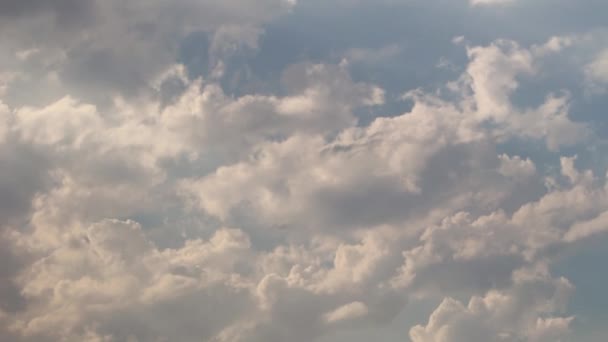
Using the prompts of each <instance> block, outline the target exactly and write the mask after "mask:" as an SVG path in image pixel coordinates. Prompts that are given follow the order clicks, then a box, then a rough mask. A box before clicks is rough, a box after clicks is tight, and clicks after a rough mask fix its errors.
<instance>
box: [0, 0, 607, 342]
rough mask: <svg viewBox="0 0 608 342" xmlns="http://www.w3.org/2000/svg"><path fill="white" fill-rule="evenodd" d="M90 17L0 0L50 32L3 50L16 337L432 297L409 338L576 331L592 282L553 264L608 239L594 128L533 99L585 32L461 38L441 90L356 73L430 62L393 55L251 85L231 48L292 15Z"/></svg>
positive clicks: (358, 53) (322, 325) (269, 337)
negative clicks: (195, 58)
mask: <svg viewBox="0 0 608 342" xmlns="http://www.w3.org/2000/svg"><path fill="white" fill-rule="evenodd" d="M87 4H88V5H86V6H85V5H82V6H84V7H72V6H71V5H72V3H71V2H70V1H56V2H48V3H44V4H43V3H42V2H37V1H28V2H23V3H21V4H9V3H0V9H2V6H4V8H5V9H6V10H7V11H10V14H5V15H6V16H7V17H10V20H9V21H10V22H11V23H10V24H7V23H3V24H2V25H7V26H6V27H9V28H10V30H9V32H17V31H19V30H20V29H22V28H24V27H26V26H28V25H30V24H31V25H32V27H28V28H27V30H25V31H24V32H21V33H19V34H18V35H15V36H13V37H10V39H9V38H6V39H7V40H5V41H3V42H2V43H1V45H2V46H5V47H7V50H10V49H8V48H11V49H12V48H15V49H12V50H11V51H13V52H11V53H7V52H3V53H0V54H2V58H1V61H0V63H2V66H3V68H5V69H7V70H10V72H9V71H7V72H5V73H2V74H0V99H2V102H1V103H0V165H2V167H0V217H1V218H2V220H0V266H1V267H0V284H1V285H0V339H5V340H11V341H17V342H22V341H23V342H28V341H32V342H33V341H36V342H38V341H43V342H44V341H104V342H106V341H173V340H177V341H185V342H189V341H200V340H205V341H213V342H220V341H225V342H239V341H240V342H257V341H259V342H275V341H276V342H279V341H285V340H289V341H294V342H298V341H301V342H308V341H316V340H322V339H323V338H331V337H332V336H337V335H336V334H337V333H339V332H341V331H367V332H369V331H376V330H382V329H388V328H387V327H388V326H389V325H390V324H391V322H397V323H400V321H399V320H400V319H401V317H402V316H401V315H400V313H401V312H402V313H404V314H405V315H409V314H412V313H415V314H417V315H420V314H424V313H423V311H424V310H421V309H420V308H419V307H417V306H416V305H417V304H416V303H420V302H421V301H428V302H431V303H438V305H437V306H436V307H435V309H434V310H433V312H429V313H430V315H429V317H428V319H425V322H418V323H416V324H415V325H414V326H413V327H411V326H402V325H400V329H401V332H402V335H403V333H404V332H405V331H409V337H410V339H411V340H412V341H413V342H424V341H445V342H457V341H470V342H474V341H492V340H497V341H500V340H504V341H522V340H526V341H539V342H540V341H555V340H560V339H566V338H568V337H569V336H572V335H571V334H572V333H573V331H572V330H573V328H575V327H574V326H575V325H574V324H572V322H573V320H574V319H575V316H574V314H573V313H572V312H570V311H569V309H568V306H567V304H568V301H569V299H570V298H571V296H572V293H573V291H574V290H575V286H576V282H575V281H574V280H572V281H571V280H567V279H565V278H562V277H560V275H559V274H557V273H556V272H554V270H553V268H552V266H553V265H554V263H555V262H556V261H557V260H559V259H560V258H561V257H564V255H565V252H564V251H565V250H570V249H576V248H577V246H579V245H580V243H581V242H584V241H586V240H589V239H593V238H595V237H598V236H600V235H603V234H605V233H606V229H605V228H604V226H605V222H606V218H607V217H608V216H607V215H608V214H607V213H608V192H607V191H608V187H607V185H606V184H607V183H606V175H605V166H603V165H602V163H601V162H598V161H597V160H593V158H590V157H589V154H588V151H587V150H586V148H585V146H593V147H595V148H599V147H601V145H598V141H599V140H600V139H599V137H598V136H596V135H595V131H594V129H593V127H592V125H590V124H589V123H588V122H586V121H585V120H580V119H579V118H578V117H577V118H575V117H574V115H573V112H574V111H573V109H572V108H573V107H574V106H576V105H577V104H578V102H579V101H581V98H580V97H578V96H579V95H580V94H578V93H577V92H576V91H565V90H562V89H561V88H560V87H559V86H561V85H557V86H556V88H555V89H554V88H550V89H544V88H543V89H539V90H538V91H537V92H536V93H535V94H534V97H535V99H538V101H528V102H526V101H520V99H521V97H525V96H526V95H527V91H528V89H529V87H530V86H531V84H532V85H535V83H534V82H535V81H536V80H537V79H538V78H542V77H543V72H545V71H546V70H547V69H544V67H545V66H546V64H547V63H550V62H551V58H553V57H555V56H561V54H567V53H569V52H568V51H567V50H568V47H570V46H576V44H579V38H576V37H574V36H572V37H574V38H572V37H570V36H568V37H565V36H561V37H556V38H552V39H550V40H549V41H547V42H545V43H542V42H541V43H538V44H534V45H526V44H525V43H518V42H515V41H513V40H508V39H499V40H495V39H494V38H492V40H491V41H489V42H487V43H484V44H478V43H475V42H474V41H473V40H469V39H467V40H464V39H462V40H461V43H463V44H465V45H466V46H465V47H464V51H460V53H461V54H462V56H461V57H462V58H466V62H465V64H464V65H462V67H458V68H455V69H454V70H451V71H450V72H451V73H453V72H457V71H458V70H461V71H462V72H461V74H460V75H456V76H455V77H454V79H453V80H451V81H449V82H447V83H443V82H442V83H441V84H439V85H435V86H433V87H432V89H428V88H427V87H422V86H421V87H420V88H417V89H400V90H399V91H395V89H385V88H383V87H380V86H379V85H377V84H376V82H371V81H365V80H362V79H361V78H362V77H360V76H357V75H355V73H351V72H352V70H349V68H348V63H346V62H344V63H340V60H339V58H341V57H342V56H344V55H346V56H347V59H348V60H349V61H351V62H353V63H361V64H365V63H372V64H374V63H382V62H383V61H386V60H389V59H395V58H396V57H397V56H401V55H405V54H408V53H415V51H413V50H411V49H408V48H406V47H402V46H401V45H400V44H394V45H390V44H389V45H383V46H387V47H386V48H383V49H382V48H381V49H370V48H367V47H362V48H351V49H349V50H347V51H348V52H347V53H345V54H343V53H337V55H338V56H339V58H338V59H337V60H333V61H332V60H323V61H320V62H319V61H317V62H312V61H304V62H301V63H297V64H293V65H290V66H288V67H287V68H286V69H285V70H274V72H276V73H277V74H280V75H281V77H280V81H277V82H278V83H280V84H279V85H278V86H277V87H278V88H277V89H270V90H269V89H268V88H255V87H254V89H253V90H251V91H248V92H243V93H238V92H236V93H234V94H233V93H231V92H230V91H229V90H227V89H226V87H225V86H224V82H225V81H226V79H225V75H226V73H225V71H226V70H227V69H224V68H225V67H226V68H229V66H226V64H224V63H228V59H229V58H228V59H226V58H225V56H235V55H238V53H239V51H241V49H251V50H255V49H260V48H261V45H259V44H258V43H259V42H258V39H259V37H260V35H263V32H264V24H265V23H268V22H269V21H270V20H272V18H275V17H276V16H279V15H281V14H283V13H285V12H286V11H289V10H290V9H294V8H295V9H297V7H294V6H295V3H294V2H284V1H278V0H277V1H275V0H269V1H264V2H262V3H260V2H251V1H243V0H240V1H227V2H222V3H216V2H209V1H186V0H184V1H178V2H174V3H171V4H169V3H166V2H164V1H153V2H150V3H146V4H144V3H143V2H139V1H134V2H128V3H124V4H123V3H117V2H114V1H111V2H103V3H102V2H99V1H91V2H89V3H87ZM349 5H352V6H358V4H355V3H353V4H349ZM461 5H462V6H464V7H466V6H467V5H466V3H465V2H463V3H462V4H461ZM6 13H8V12H6ZM159 14H162V16H160V17H159ZM62 16H67V17H69V18H72V17H75V16H78V17H81V18H80V19H78V18H73V19H74V21H72V22H59V19H58V18H61V17H62ZM82 18H87V20H82ZM39 29H45V30H43V31H42V32H45V34H35V35H32V34H31V33H32V32H33V30H39ZM201 31H202V32H203V34H205V35H209V37H210V38H209V42H210V43H209V47H208V48H209V52H208V53H209V54H210V56H209V57H210V58H209V59H210V60H211V61H212V62H211V64H212V65H211V66H212V68H211V69H212V72H210V73H208V74H204V75H202V76H200V77H192V76H193V75H190V74H189V70H188V66H186V65H182V64H179V63H178V62H176V60H177V59H176V56H175V54H176V50H177V46H178V45H179V42H180V40H181V39H182V38H183V37H184V36H185V35H187V34H189V33H192V32H201ZM27 35H31V36H32V39H31V40H28V39H27V38H26V36H27ZM451 35H453V32H452V33H451ZM7 37H8V35H7ZM569 37H570V38H569ZM446 44H447V45H450V44H449V40H446ZM460 45H462V44H460ZM17 47H19V48H18V49H16V48H17ZM450 48H454V47H453V46H452V45H450ZM460 48H461V47H460ZM15 52H16V53H15ZM206 53H207V52H206ZM598 56H601V54H600V55H597V56H596V55H593V56H592V57H590V58H587V59H585V60H589V61H592V62H589V63H587V69H585V70H590V69H594V68H596V64H597V65H600V64H601V63H600V62H597V61H598V60H600V59H601V58H600V57H598ZM587 57H589V56H587ZM455 63H457V62H455ZM598 63H599V64H598ZM585 64H586V63H582V64H580V63H579V65H585ZM600 69H601V66H600ZM583 73H584V71H583ZM228 74H229V73H228ZM591 74H592V75H596V74H599V75H601V73H597V72H596V71H595V70H594V71H593V73H588V75H591ZM595 81H597V79H595ZM30 84H32V85H33V84H37V86H36V88H31V91H30V92H23V91H22V90H23V89H28V85H30ZM76 85H83V86H87V87H88V86H90V88H86V89H81V90H82V92H80V91H79V90H77V89H76V88H78V87H76ZM140 86H141V87H144V88H145V90H144V91H140V90H137V89H136V88H138V87H140ZM406 88H407V87H406ZM38 89H40V90H41V91H40V92H38V91H37V90H38ZM402 90H403V91H402ZM579 90H580V89H579ZM398 92H400V93H401V95H400V96H394V94H395V93H398ZM18 94H21V95H19V96H18ZM98 96H99V97H98ZM395 104H396V105H398V106H401V107H400V108H405V109H403V110H401V111H398V112H394V113H390V114H391V115H386V116H381V117H374V118H373V119H372V120H371V122H363V120H359V118H360V117H361V112H366V111H370V112H371V111H374V110H387V109H386V108H387V107H385V106H388V105H395ZM391 108H392V107H391ZM572 151H574V152H572ZM574 154H576V155H577V156H573V155H574ZM589 159H592V160H589ZM598 170H600V171H601V172H598ZM566 257H567V256H566ZM554 273H555V274H554Z"/></svg>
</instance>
